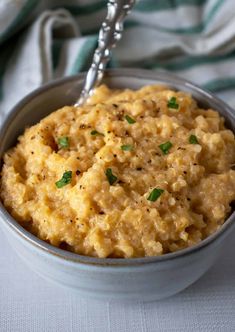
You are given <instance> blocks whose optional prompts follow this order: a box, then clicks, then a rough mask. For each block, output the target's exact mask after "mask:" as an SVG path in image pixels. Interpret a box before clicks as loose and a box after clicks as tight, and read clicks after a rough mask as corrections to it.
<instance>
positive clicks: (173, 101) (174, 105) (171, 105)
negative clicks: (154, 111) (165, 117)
mask: <svg viewBox="0 0 235 332" xmlns="http://www.w3.org/2000/svg"><path fill="white" fill-rule="evenodd" d="M167 107H169V108H174V109H176V110H177V109H178V108H179V104H178V103H177V102H176V97H171V99H169V100H168V103H167Z"/></svg>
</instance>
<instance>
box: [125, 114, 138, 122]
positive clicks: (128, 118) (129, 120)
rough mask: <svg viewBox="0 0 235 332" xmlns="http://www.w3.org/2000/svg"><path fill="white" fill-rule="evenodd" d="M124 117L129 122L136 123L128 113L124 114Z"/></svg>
mask: <svg viewBox="0 0 235 332" xmlns="http://www.w3.org/2000/svg"><path fill="white" fill-rule="evenodd" d="M125 119H126V121H127V122H128V123H129V124H133V123H136V121H135V120H134V119H132V118H131V117H130V116H129V115H125Z"/></svg>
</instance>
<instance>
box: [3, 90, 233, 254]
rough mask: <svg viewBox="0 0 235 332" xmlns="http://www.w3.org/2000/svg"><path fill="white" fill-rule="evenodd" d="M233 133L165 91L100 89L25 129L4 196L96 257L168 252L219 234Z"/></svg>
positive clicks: (17, 214) (17, 212) (48, 236)
mask: <svg viewBox="0 0 235 332" xmlns="http://www.w3.org/2000/svg"><path fill="white" fill-rule="evenodd" d="M234 163H235V140H234V134H233V133H232V132H231V131H230V130H228V129H226V128H225V127H224V120H223V118H222V117H220V116H219V114H218V113H217V112H215V111H213V110H212V109H208V110H204V109H201V108H200V107H198V106H197V103H196V102H195V100H193V99H192V98H191V96H190V95H189V94H187V93H184V92H175V91H172V90H170V89H169V88H167V87H163V86H146V87H143V88H142V89H140V90H138V91H132V90H110V89H109V88H108V87H106V86H104V85H103V86H101V87H99V88H98V89H97V90H96V93H95V95H94V96H93V97H92V98H91V100H90V101H89V103H87V104H86V105H85V106H83V107H70V106H66V107H63V108H62V109H60V110H58V111H56V112H54V113H52V114H50V115H49V116H47V117H46V118H44V119H43V120H41V122H40V123H38V124H37V125H35V126H32V127H31V128H28V129H26V131H25V133H24V134H23V135H22V136H20V137H19V143H18V144H17V146H16V147H14V148H13V149H11V150H9V151H7V152H6V153H5V155H4V165H3V168H2V173H1V175H2V177H1V198H2V201H3V203H4V205H5V206H6V208H7V209H8V211H9V212H10V213H11V215H12V216H13V217H14V218H15V219H16V220H17V221H18V222H19V223H20V224H21V225H22V226H23V227H25V228H26V229H28V230H29V231H30V232H32V233H33V234H35V235H36V236H38V237H39V238H40V239H43V240H45V241H47V242H49V243H51V244H52V245H54V246H58V247H61V248H63V249H66V250H70V251H73V252H75V253H79V254H82V255H88V256H96V257H141V256H154V255H162V254H164V253H168V252H174V251H176V250H179V249H182V248H186V247H189V246H193V245H195V244H196V243H198V242H200V241H201V240H203V239H204V238H206V237H207V236H209V235H210V234H212V233H214V232H215V231H216V230H217V229H219V228H220V227H221V225H222V224H223V222H224V221H225V218H226V217H227V216H228V214H229V213H230V212H231V207H230V204H231V202H232V201H233V200H234V199H235V171H234V170H232V166H233V164H234Z"/></svg>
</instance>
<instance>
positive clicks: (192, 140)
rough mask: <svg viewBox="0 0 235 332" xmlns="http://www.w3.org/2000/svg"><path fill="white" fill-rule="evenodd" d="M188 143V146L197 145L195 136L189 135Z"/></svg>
mask: <svg viewBox="0 0 235 332" xmlns="http://www.w3.org/2000/svg"><path fill="white" fill-rule="evenodd" d="M189 143H190V144H199V142H198V140H197V136H195V135H190V136H189Z"/></svg>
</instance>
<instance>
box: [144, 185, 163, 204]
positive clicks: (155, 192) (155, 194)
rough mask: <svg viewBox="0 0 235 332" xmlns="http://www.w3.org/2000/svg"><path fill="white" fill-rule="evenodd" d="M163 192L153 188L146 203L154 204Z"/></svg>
mask: <svg viewBox="0 0 235 332" xmlns="http://www.w3.org/2000/svg"><path fill="white" fill-rule="evenodd" d="M163 192H164V190H163V189H160V188H154V189H153V190H152V191H151V193H150V195H149V197H148V198H147V200H148V201H151V202H155V201H156V200H157V199H158V198H159V197H160V196H161V194H163Z"/></svg>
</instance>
